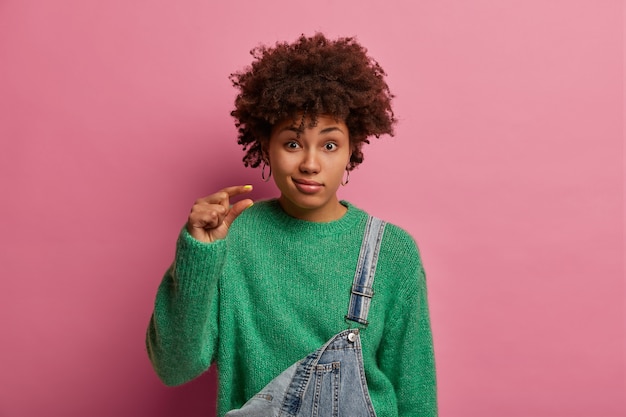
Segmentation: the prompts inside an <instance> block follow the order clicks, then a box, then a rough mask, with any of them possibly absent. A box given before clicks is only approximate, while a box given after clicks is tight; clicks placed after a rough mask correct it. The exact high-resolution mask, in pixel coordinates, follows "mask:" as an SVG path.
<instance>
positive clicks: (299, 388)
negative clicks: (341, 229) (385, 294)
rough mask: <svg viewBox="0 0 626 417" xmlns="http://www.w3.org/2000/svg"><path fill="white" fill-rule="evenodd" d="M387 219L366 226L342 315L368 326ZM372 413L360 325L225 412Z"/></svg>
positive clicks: (253, 415)
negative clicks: (379, 254)
mask: <svg viewBox="0 0 626 417" xmlns="http://www.w3.org/2000/svg"><path fill="white" fill-rule="evenodd" d="M384 228H385V222H384V221H382V220H380V219H378V218H376V217H372V216H370V217H369V218H368V220H367V225H366V227H365V234H364V236H363V243H362V244H361V251H360V254H359V261H358V263H357V268H356V273H355V275H354V282H353V284H352V292H351V295H350V305H349V307H348V314H347V315H346V320H350V321H354V322H357V323H359V324H361V325H362V326H367V323H368V322H367V314H368V312H369V307H370V301H371V298H372V296H373V295H374V292H373V290H372V283H373V282H374V273H375V271H376V261H377V260H378V252H379V249H380V242H381V240H382V236H383V232H384ZM283 416H284V417H286V416H290V417H296V416H297V417H309V416H310V417H317V416H320V417H328V416H346V417H375V416H376V413H375V412H374V407H373V406H372V401H371V400H370V396H369V393H368V390H367V383H366V381H365V371H364V369H363V356H362V353H361V338H360V335H359V329H348V330H344V331H342V332H340V333H338V334H336V335H335V336H333V337H332V338H331V339H330V340H329V341H328V342H326V343H325V344H324V345H323V346H322V347H320V348H319V349H317V350H316V351H315V352H313V353H311V354H310V355H308V356H307V357H305V358H304V359H302V360H300V361H298V362H296V363H294V364H293V365H291V366H290V367H289V368H287V369H286V370H285V371H283V373H281V374H280V375H278V376H277V377H276V378H274V379H273V380H272V381H270V383H269V384H267V385H266V386H265V388H263V389H262V390H261V391H260V392H259V393H258V394H256V395H255V396H254V397H252V398H251V399H250V400H249V401H248V402H247V403H245V404H244V405H243V407H242V408H240V409H237V410H231V411H229V412H228V413H226V417H283Z"/></svg>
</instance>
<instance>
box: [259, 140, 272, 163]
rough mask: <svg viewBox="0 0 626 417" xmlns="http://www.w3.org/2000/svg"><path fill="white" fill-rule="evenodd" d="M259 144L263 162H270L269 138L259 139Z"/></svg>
mask: <svg viewBox="0 0 626 417" xmlns="http://www.w3.org/2000/svg"><path fill="white" fill-rule="evenodd" d="M259 144H260V145H261V158H262V159H263V162H264V163H266V164H269V163H270V152H269V151H270V149H269V148H270V141H269V139H262V140H260V141H259Z"/></svg>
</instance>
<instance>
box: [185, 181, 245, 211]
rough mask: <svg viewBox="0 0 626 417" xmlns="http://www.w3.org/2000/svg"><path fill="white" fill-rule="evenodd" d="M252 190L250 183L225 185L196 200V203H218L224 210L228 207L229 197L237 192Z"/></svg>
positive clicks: (242, 192)
mask: <svg viewBox="0 0 626 417" xmlns="http://www.w3.org/2000/svg"><path fill="white" fill-rule="evenodd" d="M250 191H252V186H251V185H235V186H232V187H226V188H223V189H221V190H220V191H218V192H216V193H215V194H211V195H209V196H206V197H203V198H200V199H198V200H196V204H220V205H222V206H223V207H224V208H225V209H226V210H228V208H229V207H230V204H229V199H230V198H231V197H234V196H236V195H239V194H244V193H248V192H250Z"/></svg>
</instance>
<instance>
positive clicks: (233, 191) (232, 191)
mask: <svg viewBox="0 0 626 417" xmlns="http://www.w3.org/2000/svg"><path fill="white" fill-rule="evenodd" d="M222 191H223V192H225V193H226V194H228V197H234V196H236V195H239V194H244V193H249V192H250V191H252V186H251V185H235V186H232V187H226V188H223V189H222Z"/></svg>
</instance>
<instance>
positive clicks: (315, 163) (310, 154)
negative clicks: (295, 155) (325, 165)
mask: <svg viewBox="0 0 626 417" xmlns="http://www.w3.org/2000/svg"><path fill="white" fill-rule="evenodd" d="M320 168H321V166H320V162H319V155H318V154H317V152H316V151H315V150H313V149H308V150H306V151H305V152H303V153H302V161H301V162H300V172H302V173H305V174H317V173H318V172H320Z"/></svg>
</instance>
